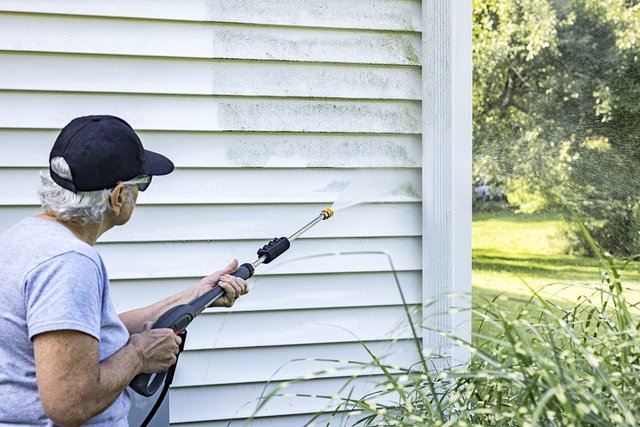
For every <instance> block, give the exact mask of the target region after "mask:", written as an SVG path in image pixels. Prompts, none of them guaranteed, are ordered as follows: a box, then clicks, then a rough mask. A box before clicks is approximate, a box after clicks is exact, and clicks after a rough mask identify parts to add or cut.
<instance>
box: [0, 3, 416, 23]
mask: <svg viewBox="0 0 640 427" xmlns="http://www.w3.org/2000/svg"><path fill="white" fill-rule="evenodd" d="M0 10H2V11H10V12H35V13H51V14H63V15H87V16H107V17H122V18H146V19H161V20H184V21H218V22H237V23H245V24H263V25H265V24H268V25H291V26H307V27H309V26H310V27H339V28H363V29H384V30H404V31H420V30H421V17H422V14H421V13H420V2H419V1H415V0H414V1H407V0H364V1H363V0H357V1H353V0H351V1H345V0H310V1H309V0H308V1H304V2H300V1H296V0H262V1H252V0H213V1H211V0H182V1H180V2H179V3H176V2H175V1H173V0H137V1H135V2H131V1H128V0H110V1H108V2H105V1H98V0H94V1H87V0H30V1H24V0H1V1H0Z"/></svg>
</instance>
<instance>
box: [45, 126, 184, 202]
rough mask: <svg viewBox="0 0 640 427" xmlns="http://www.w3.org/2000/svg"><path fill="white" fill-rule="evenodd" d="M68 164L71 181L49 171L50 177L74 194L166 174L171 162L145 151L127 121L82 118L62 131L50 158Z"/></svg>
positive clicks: (159, 155)
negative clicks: (58, 158)
mask: <svg viewBox="0 0 640 427" xmlns="http://www.w3.org/2000/svg"><path fill="white" fill-rule="evenodd" d="M54 157H62V158H64V160H65V161H66V162H67V163H68V164H69V168H70V169H71V176H72V177H73V179H70V180H69V179H65V178H62V177H61V176H59V175H57V174H56V173H55V172H54V171H52V170H51V168H49V172H50V173H51V178H52V179H53V180H54V181H55V182H56V183H57V184H58V185H60V186H62V187H64V188H66V189H67V190H70V191H73V192H74V193H77V192H78V191H97V190H103V189H107V188H113V187H115V186H116V185H117V184H118V183H119V182H122V181H128V180H130V179H133V178H136V177H138V176H140V175H166V174H168V173H171V172H172V171H173V168H174V166H173V163H172V162H171V160H169V159H168V158H166V157H165V156H163V155H161V154H158V153H154V152H153V151H149V150H145V149H144V147H143V146H142V142H140V138H138V135H136V133H135V131H134V130H133V128H131V126H129V124H128V123H127V122H125V121H124V120H122V119H121V118H118V117H114V116H84V117H78V118H76V119H73V120H72V121H71V122H69V124H68V125H66V126H65V127H64V128H62V131H60V135H58V138H57V139H56V142H55V143H54V144H53V148H52V149H51V154H50V155H49V162H51V159H53V158H54Z"/></svg>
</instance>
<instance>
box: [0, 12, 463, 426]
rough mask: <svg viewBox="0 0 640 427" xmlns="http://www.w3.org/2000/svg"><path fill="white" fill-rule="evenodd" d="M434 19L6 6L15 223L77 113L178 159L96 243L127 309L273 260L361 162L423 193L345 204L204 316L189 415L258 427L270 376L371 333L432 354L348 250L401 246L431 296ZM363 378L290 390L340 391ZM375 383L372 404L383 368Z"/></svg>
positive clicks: (5, 94) (2, 164) (4, 57)
mask: <svg viewBox="0 0 640 427" xmlns="http://www.w3.org/2000/svg"><path fill="white" fill-rule="evenodd" d="M423 20H424V19H423V16H422V2H421V1H419V0H307V1H299V0H297V1H294V0H262V1H249V0H184V1H179V2H177V1H170V0H138V1H129V0H127V1H125V0H113V1H99V0H82V1H81V0H32V1H17V0H0V152H2V153H3V155H2V156H0V232H1V231H3V230H4V229H6V228H7V227H9V226H10V225H11V224H13V223H15V222H16V221H17V220H18V219H19V218H21V217H23V216H26V215H30V214H33V213H35V212H38V199H37V195H36V191H37V188H38V184H39V179H38V171H39V170H41V169H43V168H45V167H46V166H47V161H48V153H49V150H50V148H51V145H52V144H53V141H54V140H55V137H56V136H57V133H58V132H59V129H60V128H61V127H62V126H64V125H65V124H66V123H68V122H69V121H70V120H71V119H72V118H74V117H77V116H81V115H87V114H113V115H117V116H120V117H122V118H124V119H125V120H127V121H128V122H129V123H130V124H131V125H132V127H133V128H134V129H136V130H137V131H138V133H139V135H140V137H141V139H142V141H143V143H144V145H145V147H146V148H148V149H151V150H154V151H158V152H161V153H163V154H165V155H167V156H168V157H170V158H171V159H172V160H173V161H174V162H175V164H176V171H175V172H174V173H172V174H171V175H169V176H166V177H156V178H155V179H154V181H153V183H152V185H151V187H150V189H149V190H148V191H147V192H145V193H142V194H141V196H140V198H139V199H138V207H137V208H136V211H135V213H134V216H133V218H132V220H131V221H130V223H129V224H127V225H125V226H124V227H119V228H116V229H113V230H111V231H109V232H108V233H107V234H105V235H104V236H103V238H102V239H101V240H100V242H99V243H98V245H97V248H98V251H99V252H100V253H101V254H102V256H103V258H104V260H105V263H106V264H107V267H108V271H109V274H110V277H111V279H112V289H113V295H114V298H115V302H116V305H117V307H118V309H119V310H121V311H124V310H128V309H132V308H135V307H138V306H142V305H145V304H148V303H151V302H153V301H155V300H157V299H159V298H161V297H163V296H166V295H169V294H171V293H173V292H176V291H178V290H180V289H184V287H186V286H190V285H191V284H193V283H194V282H195V281H197V280H198V279H199V278H200V277H201V276H203V275H206V274H209V273H211V272H212V271H214V270H217V269H219V268H221V267H223V266H224V265H226V263H227V262H228V261H229V260H230V259H232V258H237V259H238V260H239V261H240V262H241V263H242V262H251V261H253V260H254V259H255V258H256V254H255V252H256V250H257V249H258V248H259V247H261V246H262V245H264V244H265V243H266V242H267V241H268V240H270V239H272V238H273V237H276V236H278V237H279V236H287V235H290V234H291V233H292V232H294V231H296V230H297V229H298V228H299V227H301V226H303V225H304V224H306V223H307V222H308V221H310V220H311V219H313V218H315V217H316V216H317V215H318V214H319V212H320V210H321V209H322V208H324V207H326V206H330V205H331V203H332V202H333V201H334V200H335V198H336V197H337V196H338V194H339V193H340V191H341V190H342V189H344V187H345V185H346V184H347V183H348V182H349V180H350V179H352V177H353V176H354V172H358V171H361V170H369V171H372V172H374V173H375V175H376V178H377V179H378V180H381V181H384V180H401V181H403V182H405V183H406V185H404V186H403V187H402V189H401V191H398V192H395V193H392V194H391V195H385V196H381V197H377V198H375V199H374V200H368V201H367V203H364V204H361V205H358V206H355V207H353V208H350V209H346V210H344V211H338V212H337V213H336V216H335V217H334V218H332V219H330V220H328V221H325V222H322V223H320V224H319V225H317V226H316V227H315V228H313V229H312V230H310V231H309V232H308V233H306V234H305V235H304V236H303V237H302V238H301V239H300V240H298V241H296V242H294V243H293V245H292V248H291V249H290V250H289V252H287V253H285V254H284V255H283V256H282V257H281V258H279V259H278V260H277V261H274V263H273V264H271V265H268V266H261V267H259V268H258V269H257V272H256V276H255V277H254V278H253V279H252V283H253V288H252V291H251V292H250V293H249V294H248V295H247V296H245V297H243V298H242V299H241V300H240V301H238V303H237V304H236V306H235V307H233V308H232V309H231V310H226V309H212V310H211V309H210V310H207V311H205V312H204V314H203V315H201V316H200V317H199V318H198V319H196V320H195V321H194V322H193V323H192V325H191V326H190V327H189V337H188V340H187V345H186V349H187V351H186V352H185V354H183V355H182V356H181V361H180V364H179V367H178V369H177V373H176V378H175V381H174V384H173V387H172V390H171V393H170V408H171V422H172V425H189V426H202V427H204V426H211V427H213V426H223V425H227V423H228V421H229V420H236V419H237V420H239V421H238V425H241V422H240V420H243V419H245V418H246V417H249V416H251V415H252V414H253V411H254V409H255V407H256V403H257V400H256V399H257V398H258V397H259V396H260V395H261V393H262V392H263V390H264V388H265V385H266V384H267V383H268V382H274V381H275V382H279V381H285V380H290V379H294V378H298V377H301V376H303V375H305V374H308V373H310V372H315V371H319V370H322V369H325V368H327V367H330V366H336V365H335V364H333V365H332V364H331V363H328V362H321V361H319V360H318V359H335V360H355V361H365V362H366V361H368V360H369V357H368V355H367V354H366V351H364V348H363V347H362V345H361V344H360V343H359V342H358V341H359V340H362V341H363V342H364V343H366V344H367V346H369V347H370V348H371V349H372V350H374V351H375V352H377V354H387V353H390V355H389V359H388V361H389V362H390V363H395V364H398V365H401V366H409V365H411V364H412V363H413V362H414V361H415V360H416V354H415V345H414V343H412V342H411V340H410V338H411V335H410V333H409V331H408V330H407V329H406V328H405V327H403V326H402V321H403V319H405V317H404V316H405V314H404V309H403V307H402V302H401V299H400V296H399V293H398V291H397V289H396V284H395V282H394V280H393V275H392V274H391V273H390V267H389V263H388V260H387V259H386V257H385V256H383V255H382V254H375V253H373V254H362V253H360V254H345V255H341V256H336V255H331V254H335V253H337V252H345V253H349V252H381V251H385V252H387V253H388V254H389V255H390V257H391V258H392V260H393V263H394V265H395V267H396V269H397V270H398V277H399V280H400V284H401V286H402V289H403V291H404V294H405V296H406V298H407V302H408V303H409V304H410V305H413V306H416V307H420V306H421V304H423V303H424V296H423V283H424V280H423V279H424V278H423V275H422V267H423V259H424V254H423V247H424V244H423V214H424V206H423V205H422V202H421V199H422V197H421V195H422V194H423V189H422V183H423V172H422V166H423V163H424V161H423V149H422V146H423V137H422V134H421V132H422V122H423V104H424V102H425V100H424V99H423V91H424V90H423V73H422V56H423V53H422V50H423V40H422V38H421V31H422V28H423V25H424V23H423ZM469 25H470V23H469ZM469 94H470V91H469ZM426 102H429V101H428V100H427V101H426ZM434 108H435V107H434ZM371 185H372V186H375V185H376V183H375V182H372V183H371ZM456 191H457V190H456ZM444 208H445V209H446V207H444ZM428 232H429V231H428V230H425V238H428ZM313 255H324V256H322V257H317V258H309V257H311V256H313ZM305 257H306V258H305ZM300 258H305V259H300ZM438 286H439V285H438ZM445 288H446V287H445ZM353 372H354V371H353V369H346V370H338V371H337V372H334V373H330V374H327V375H324V376H323V377H322V378H318V379H314V380H310V381H306V382H304V383H302V384H298V385H296V386H294V387H292V388H291V389H287V390H286V391H287V393H291V392H293V393H295V392H296V391H298V392H301V393H308V394H324V395H329V396H330V395H333V394H335V393H336V392H337V391H338V390H339V389H340V386H341V385H342V384H344V383H345V381H347V380H348V379H349V378H350V376H351V375H352V374H353ZM362 373H363V374H364V375H363V378H362V380H361V381H360V382H359V383H358V384H357V387H358V389H357V390H361V391H362V393H364V390H366V387H367V383H371V382H375V381H376V380H378V379H379V378H378V377H376V376H375V375H376V374H379V372H374V371H364V372H362ZM329 403H330V402H328V401H327V400H323V399H312V398H301V397H280V398H275V399H273V400H272V401H271V402H270V403H269V404H268V405H267V406H266V407H265V408H264V409H263V410H261V412H260V413H258V414H257V418H256V419H254V420H253V421H252V425H255V426H299V425H303V424H304V422H305V421H306V420H308V419H309V417H310V416H311V415H312V414H313V413H314V412H316V411H318V410H321V409H323V408H325V407H326V406H327V405H328V404H329ZM234 425H235V423H234Z"/></svg>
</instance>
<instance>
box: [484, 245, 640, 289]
mask: <svg viewBox="0 0 640 427" xmlns="http://www.w3.org/2000/svg"><path fill="white" fill-rule="evenodd" d="M473 270H474V271H485V272H486V271H493V272H508V273H513V274H517V275H519V276H523V277H528V278H531V279H545V280H548V281H550V282H572V281H579V282H595V283H599V282H600V280H601V276H600V275H601V273H602V269H601V268H600V265H599V263H598V260H596V259H594V258H583V257H575V256H570V255H532V254H506V253H503V252H497V251H491V250H474V251H473ZM625 274H626V275H628V277H629V279H637V278H638V273H637V271H633V270H631V271H628V272H626V273H625Z"/></svg>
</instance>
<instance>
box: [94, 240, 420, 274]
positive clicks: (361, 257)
mask: <svg viewBox="0 0 640 427" xmlns="http://www.w3.org/2000/svg"><path fill="white" fill-rule="evenodd" d="M420 240H421V239H420V238H419V237H387V238H368V239H304V238H302V239H298V240H296V241H295V243H294V244H293V245H292V249H290V250H289V251H288V252H286V253H284V254H283V255H281V256H280V258H278V262H274V263H272V264H269V265H263V266H260V268H259V269H258V271H257V272H256V275H257V276H258V277H259V276H260V275H263V274H312V273H334V272H335V273H343V272H349V273H355V272H364V271H374V272H375V271H389V264H388V261H387V259H386V258H385V256H383V255H381V254H377V253H376V254H352V255H351V254H350V255H346V254H345V255H339V254H338V252H362V251H366V252H372V251H373V252H378V251H386V252H387V253H388V254H389V255H390V256H391V258H392V259H393V262H394V264H395V268H396V269H397V270H398V271H413V270H420V268H421V264H422V260H421V256H420V253H421V250H420ZM263 244H264V241H262V240H261V241H250V240H247V241H243V242H237V241H228V242H224V241H222V242H215V243H207V242H191V243H189V242H185V243H182V242H172V243H169V242H167V243H126V244H118V243H105V244H98V246H97V249H98V251H99V252H100V253H101V254H102V256H103V259H104V261H105V264H106V266H107V267H108V271H109V273H110V277H111V278H112V279H140V278H145V279H150V278H178V277H198V276H200V277H202V276H205V275H207V274H211V273H212V272H213V271H216V270H219V269H220V268H221V267H223V266H224V265H226V263H227V262H229V261H230V260H231V259H232V258H234V257H235V258H237V259H239V260H242V262H251V261H253V260H255V259H256V255H255V250H256V249H255V248H256V247H259V246H262V245H263ZM325 254H327V256H318V255H325ZM328 254H330V256H328ZM132 257H135V258H136V259H139V261H138V262H135V263H132V262H131V259H132Z"/></svg>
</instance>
